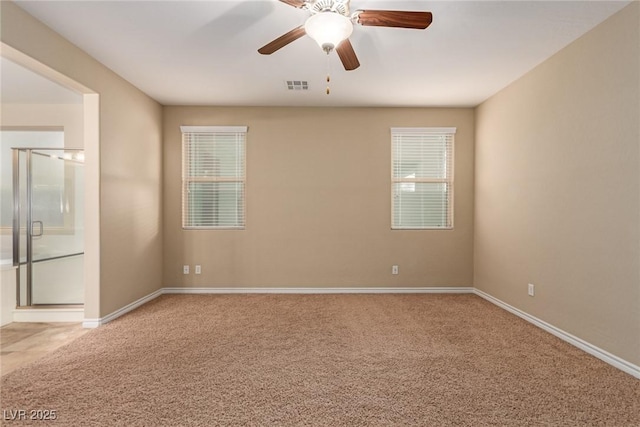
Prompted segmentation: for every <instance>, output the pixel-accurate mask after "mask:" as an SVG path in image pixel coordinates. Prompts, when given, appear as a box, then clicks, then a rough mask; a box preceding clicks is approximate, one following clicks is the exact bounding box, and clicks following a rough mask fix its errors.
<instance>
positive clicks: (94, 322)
mask: <svg viewBox="0 0 640 427" xmlns="http://www.w3.org/2000/svg"><path fill="white" fill-rule="evenodd" d="M162 293H163V292H162V289H158V290H157V291H155V292H152V293H150V294H149V295H147V296H144V297H142V298H140V299H139V300H136V301H134V302H132V303H131V304H127V305H125V306H124V307H122V308H121V309H118V310H116V311H114V312H113V313H110V314H107V315H106V316H104V317H100V318H98V319H84V321H83V322H82V327H83V328H97V327H98V326H101V325H104V324H105V323H108V322H111V321H112V320H114V319H117V318H118V317H120V316H122V315H125V314H127V313H128V312H130V311H132V310H135V309H136V308H138V307H140V306H141V305H143V304H146V303H148V302H149V301H151V300H153V299H155V298H157V297H159V296H160V295H162Z"/></svg>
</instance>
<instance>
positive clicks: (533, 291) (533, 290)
mask: <svg viewBox="0 0 640 427" xmlns="http://www.w3.org/2000/svg"><path fill="white" fill-rule="evenodd" d="M535 291H536V290H535V288H534V286H533V283H529V289H528V293H529V296H530V297H532V296H534V295H535V293H536V292H535Z"/></svg>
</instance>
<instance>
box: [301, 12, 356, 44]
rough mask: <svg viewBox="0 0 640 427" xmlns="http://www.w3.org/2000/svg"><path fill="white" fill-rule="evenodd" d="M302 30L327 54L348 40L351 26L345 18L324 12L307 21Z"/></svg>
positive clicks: (349, 21)
mask: <svg viewBox="0 0 640 427" xmlns="http://www.w3.org/2000/svg"><path fill="white" fill-rule="evenodd" d="M304 30H305V31H306V33H307V34H308V35H309V36H310V37H311V38H312V39H314V40H315V41H316V43H318V45H319V46H320V47H321V48H322V50H324V51H325V52H329V51H330V50H332V49H335V48H336V47H337V46H338V45H339V44H340V42H342V41H343V40H345V39H347V38H349V36H350V35H351V33H352V32H353V24H352V23H351V20H349V18H347V17H346V16H343V15H340V14H339V13H336V12H330V11H326V12H320V13H316V14H315V15H313V16H311V17H310V18H309V19H307V22H305V24H304Z"/></svg>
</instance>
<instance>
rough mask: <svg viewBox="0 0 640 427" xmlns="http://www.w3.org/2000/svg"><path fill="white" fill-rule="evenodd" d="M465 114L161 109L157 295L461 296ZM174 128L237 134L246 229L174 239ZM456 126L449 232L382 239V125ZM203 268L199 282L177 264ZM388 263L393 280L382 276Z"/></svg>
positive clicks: (177, 224)
mask: <svg viewBox="0 0 640 427" xmlns="http://www.w3.org/2000/svg"><path fill="white" fill-rule="evenodd" d="M473 116H474V114H473V110H472V109H435V108H434V109H419V108H416V109H399V108H398V109H384V108H380V109H378V108H343V109H342V108H260V107H256V108H222V107H220V108H216V107H165V108H164V135H165V138H164V154H165V157H164V168H165V182H164V199H165V204H164V206H165V211H164V215H165V242H166V244H165V258H164V260H165V262H164V265H165V270H164V285H165V286H196V287H197V286H213V287H370V286H371V287H373V286H378V287H405V286H411V287H416V286H471V284H472V275H473V273H472V267H473V260H472V256H473V254H472V247H473V243H472V238H473V218H472V215H473V138H474V135H473V129H474V121H473V120H474V119H473ZM180 125H247V126H249V132H248V134H247V208H246V209H247V211H246V216H247V226H246V229H245V230H241V231H238V230H227V231H194V230H188V231H183V230H182V229H181V210H180V203H181V151H180V150H181V134H180V129H179V126H180ZM391 126H415V127H418V126H455V127H457V128H458V132H457V135H456V141H455V143H456V147H455V148H456V151H455V156H456V157H455V161H456V165H455V166H456V169H455V174H456V175H455V229H454V230H429V231H424V230H423V231H392V230H391V229H390V223H391V218H390V215H391V214H390V211H391V207H390V197H391V196H390V192H391V184H390V164H391V157H390V156H391V147H390V144H391V143H390V129H389V128H390V127H391ZM183 264H190V265H191V268H192V271H193V265H194V264H201V265H202V275H200V276H195V275H193V274H190V275H189V276H184V275H183V274H182V265H183ZM393 264H397V265H399V267H400V274H399V275H397V276H392V275H391V266H392V265H393Z"/></svg>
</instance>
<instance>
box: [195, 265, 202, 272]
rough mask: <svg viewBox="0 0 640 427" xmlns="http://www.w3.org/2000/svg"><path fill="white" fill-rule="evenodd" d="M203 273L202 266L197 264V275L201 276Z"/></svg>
mask: <svg viewBox="0 0 640 427" xmlns="http://www.w3.org/2000/svg"><path fill="white" fill-rule="evenodd" d="M201 273H202V267H201V266H200V264H196V274H201Z"/></svg>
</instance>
